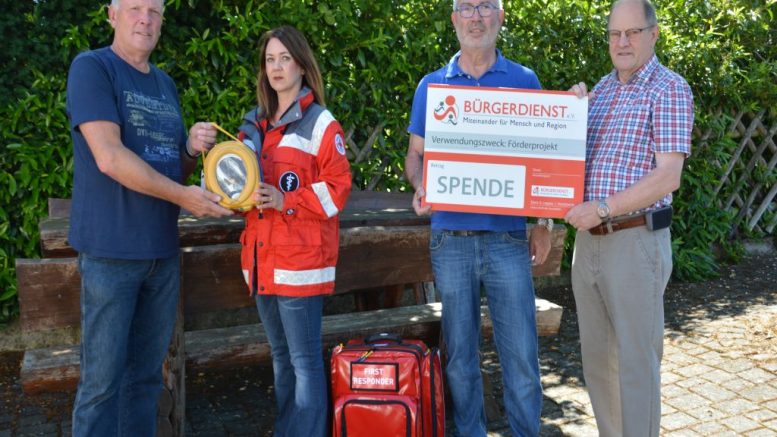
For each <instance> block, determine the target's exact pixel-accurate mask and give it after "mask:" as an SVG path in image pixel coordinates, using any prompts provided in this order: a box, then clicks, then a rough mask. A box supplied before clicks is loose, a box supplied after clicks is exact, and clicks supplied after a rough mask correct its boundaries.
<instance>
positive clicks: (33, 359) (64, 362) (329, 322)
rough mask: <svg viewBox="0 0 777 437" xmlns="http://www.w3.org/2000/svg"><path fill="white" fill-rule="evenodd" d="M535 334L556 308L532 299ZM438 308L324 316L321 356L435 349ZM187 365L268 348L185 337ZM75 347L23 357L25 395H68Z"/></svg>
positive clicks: (220, 337) (261, 343)
mask: <svg viewBox="0 0 777 437" xmlns="http://www.w3.org/2000/svg"><path fill="white" fill-rule="evenodd" d="M535 306H536V310H537V332H538V334H539V335H543V336H546V335H555V334H557V333H558V329H559V326H560V324H561V316H562V312H563V310H562V308H561V307H560V306H558V305H555V304H553V303H551V302H548V301H546V300H543V299H536V300H535ZM441 310H442V305H441V304H440V303H433V304H426V305H413V306H405V307H398V308H389V309H382V310H376V311H365V312H361V313H352V314H338V315H332V316H326V317H324V318H323V322H322V342H323V345H324V354H326V353H327V351H328V350H329V349H330V348H331V347H333V346H334V345H336V344H337V343H340V342H344V341H346V340H348V339H351V338H356V337H362V336H366V335H369V334H374V333H378V332H396V333H399V334H401V335H402V336H404V337H406V338H420V339H423V340H425V341H427V342H428V343H430V344H436V343H437V339H438V338H439V330H440V316H441ZM481 326H482V330H481V332H482V334H483V335H484V336H490V335H491V334H492V332H493V327H492V325H491V319H490V317H489V315H488V307H487V306H485V305H484V306H482V307H481ZM185 350H186V362H187V365H188V366H190V367H191V368H193V369H199V368H213V367H230V366H243V365H254V364H268V363H269V362H270V359H271V358H270V346H269V344H268V342H267V336H266V335H265V333H264V330H263V329H262V326H261V324H254V325H241V326H233V327H229V328H216V329H207V330H201V331H189V332H186V333H185ZM78 361H79V358H78V346H58V347H52V348H46V349H36V350H29V351H26V352H25V354H24V359H23V360H22V368H21V382H22V388H23V389H24V391H25V393H38V392H42V391H50V390H73V389H75V386H76V384H77V381H78V366H79V365H78Z"/></svg>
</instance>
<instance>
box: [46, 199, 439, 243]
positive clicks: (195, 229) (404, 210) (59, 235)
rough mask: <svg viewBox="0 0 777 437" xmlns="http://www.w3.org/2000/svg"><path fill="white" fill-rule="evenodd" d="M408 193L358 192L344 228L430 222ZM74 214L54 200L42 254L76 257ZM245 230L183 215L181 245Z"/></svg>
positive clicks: (229, 221) (233, 222)
mask: <svg viewBox="0 0 777 437" xmlns="http://www.w3.org/2000/svg"><path fill="white" fill-rule="evenodd" d="M411 200H412V195H410V194H407V193H379V192H363V191H355V192H353V193H351V196H350V197H349V199H348V204H347V205H346V207H345V209H344V210H343V211H342V213H341V214H340V228H341V229H347V228H353V227H361V226H418V225H425V224H428V223H429V217H418V216H417V215H416V214H415V212H413V210H412V208H411V206H410V202H411ZM69 216H70V200H69V199H50V200H49V217H48V218H46V219H43V220H41V222H40V223H39V230H40V245H41V253H42V254H43V256H44V257H45V258H62V257H73V256H75V251H74V250H73V248H72V247H70V244H69V243H68V241H67V233H68V226H69ZM242 230H243V217H242V216H240V215H235V216H232V217H223V218H208V217H206V218H196V217H194V216H191V215H181V217H180V218H179V219H178V232H179V238H180V244H181V247H188V246H206V245H211V244H226V243H236V242H237V241H239V238H240V233H241V232H242Z"/></svg>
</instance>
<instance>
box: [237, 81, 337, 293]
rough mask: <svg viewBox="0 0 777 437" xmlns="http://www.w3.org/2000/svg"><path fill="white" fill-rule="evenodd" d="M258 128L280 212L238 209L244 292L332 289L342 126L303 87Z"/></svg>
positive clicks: (261, 155)
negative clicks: (280, 197)
mask: <svg viewBox="0 0 777 437" xmlns="http://www.w3.org/2000/svg"><path fill="white" fill-rule="evenodd" d="M257 127H258V128H259V129H260V131H261V132H262V134H263V135H262V136H263V140H262V143H263V144H261V150H259V151H258V158H259V165H260V166H261V167H262V175H263V177H264V182H267V183H272V184H273V185H274V186H275V187H276V188H278V189H279V190H280V191H281V192H283V193H284V201H283V210H282V211H280V212H279V211H277V210H275V209H270V210H267V209H266V210H264V211H262V212H261V214H260V213H259V211H258V210H257V209H252V210H250V211H248V212H246V213H245V214H244V215H245V229H244V230H243V233H242V235H241V236H240V243H241V245H242V251H241V257H240V258H241V265H242V269H243V275H244V277H245V279H246V283H247V284H248V287H249V291H250V292H251V294H254V293H258V294H273V295H281V296H295V297H299V296H314V295H320V294H330V293H332V292H333V291H334V280H335V266H336V264H337V254H338V250H339V247H340V236H339V228H340V225H339V218H338V214H339V212H340V211H342V209H343V207H345V203H346V200H347V199H348V195H349V194H350V192H351V171H350V165H349V163H348V159H347V158H346V156H345V138H344V135H343V130H342V127H340V124H339V123H338V122H337V121H336V120H335V119H334V117H332V115H331V114H330V113H329V111H327V110H325V109H323V108H322V107H321V106H319V105H318V104H316V103H314V102H313V93H312V92H310V90H309V89H307V88H304V89H303V90H302V91H300V95H299V97H298V98H297V102H295V104H293V105H292V106H291V108H290V109H289V110H288V111H287V112H286V114H284V116H283V118H282V119H281V121H280V123H279V125H278V126H274V127H272V129H270V130H269V131H268V129H267V128H268V125H267V120H266V119H262V120H261V121H260V122H259V123H257ZM244 137H245V134H244V133H242V132H241V134H240V139H241V140H242V139H244ZM257 273H258V274H257Z"/></svg>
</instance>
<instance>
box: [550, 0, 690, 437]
mask: <svg viewBox="0 0 777 437" xmlns="http://www.w3.org/2000/svg"><path fill="white" fill-rule="evenodd" d="M658 35H659V29H658V24H657V20H656V14H655V9H654V7H653V5H652V4H651V3H650V2H649V1H648V0H620V1H616V2H615V3H614V4H613V6H612V9H611V13H610V16H609V20H608V26H607V37H608V39H609V49H610V58H611V59H612V63H613V65H614V67H615V68H614V70H613V71H612V72H611V73H610V74H608V75H607V76H605V77H603V78H602V79H601V80H600V81H599V83H598V84H596V86H595V87H594V88H593V90H592V91H591V93H590V94H589V93H587V90H586V86H585V83H582V82H581V83H579V84H577V85H575V86H573V87H572V89H571V91H573V92H575V93H576V94H577V95H578V96H579V97H583V96H586V95H587V96H588V97H589V104H590V105H589V112H588V140H587V150H586V181H585V182H586V184H585V185H586V187H585V202H583V203H581V204H578V205H576V206H574V207H573V208H572V209H570V210H569V212H568V213H567V215H566V217H565V219H566V220H567V222H569V223H570V224H571V225H573V226H574V227H575V228H576V229H577V231H578V232H577V237H576V239H575V252H574V257H573V260H572V288H573V290H574V294H575V302H576V304H577V314H578V320H579V326H580V341H581V349H582V356H583V373H584V375H585V381H586V385H587V387H588V392H589V396H590V397H591V403H592V404H593V409H594V413H595V415H596V423H597V426H598V428H599V434H600V436H658V434H659V423H660V419H661V368H660V366H661V356H662V353H663V329H664V309H663V294H664V289H665V288H666V284H667V282H668V281H669V276H670V274H671V270H672V243H671V236H670V233H669V224H670V223H671V207H670V206H669V205H670V204H671V202H672V192H673V191H674V190H676V189H677V188H678V187H679V186H680V176H681V173H682V168H683V161H684V160H685V158H686V157H688V156H689V155H690V152H691V148H690V145H691V130H692V128H693V96H692V94H691V90H690V88H689V87H688V84H687V83H686V81H685V80H684V79H683V78H682V77H680V76H679V75H677V74H676V73H674V72H672V71H670V70H668V69H667V68H666V67H664V66H663V65H661V64H660V63H659V62H658V59H657V58H656V55H655V51H654V50H655V44H656V40H657V39H658Z"/></svg>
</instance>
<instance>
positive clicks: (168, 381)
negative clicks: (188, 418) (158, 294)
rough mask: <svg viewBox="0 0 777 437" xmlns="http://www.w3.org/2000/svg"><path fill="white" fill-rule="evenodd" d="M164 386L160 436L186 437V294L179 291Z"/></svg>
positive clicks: (158, 417) (158, 416) (161, 396)
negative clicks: (184, 326)
mask: <svg viewBox="0 0 777 437" xmlns="http://www.w3.org/2000/svg"><path fill="white" fill-rule="evenodd" d="M162 373H163V381H164V387H162V393H160V395H159V402H158V403H157V433H156V435H157V437H182V436H183V435H184V422H185V415H186V382H185V381H186V348H185V346H184V331H183V296H182V295H179V299H178V311H177V314H176V320H175V327H174V328H173V338H172V340H171V341H170V348H169V349H168V350H167V356H166V357H165V362H164V363H163V364H162Z"/></svg>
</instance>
